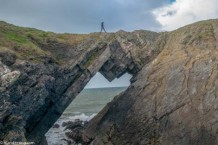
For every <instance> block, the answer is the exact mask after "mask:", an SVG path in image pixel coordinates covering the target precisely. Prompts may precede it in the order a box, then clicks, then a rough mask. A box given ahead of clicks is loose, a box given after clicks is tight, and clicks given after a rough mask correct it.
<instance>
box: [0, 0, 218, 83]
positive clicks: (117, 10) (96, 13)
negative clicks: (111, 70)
mask: <svg viewBox="0 0 218 145" xmlns="http://www.w3.org/2000/svg"><path fill="white" fill-rule="evenodd" d="M183 1H192V2H193V3H194V4H195V8H196V9H197V10H200V9H201V8H203V7H204V5H205V4H204V2H203V0H201V1H202V3H197V2H196V1H198V0H0V20H3V21H7V22H9V23H12V24H15V25H19V26H25V27H34V28H38V29H42V30H46V31H53V32H58V33H64V32H67V33H90V32H99V31H100V23H101V22H102V21H104V22H105V28H106V30H107V31H109V32H113V31H118V30H119V29H123V30H126V31H133V30H137V29H146V30H153V31H160V30H164V29H163V28H166V29H165V30H167V29H171V28H173V29H175V28H177V27H179V26H180V25H181V24H182V25H185V24H188V23H191V22H194V21H197V20H200V19H202V14H201V13H200V12H199V11H197V10H196V13H194V14H195V17H196V18H197V19H193V20H191V21H190V20H189V19H188V20H186V21H184V20H183V19H184V18H189V15H193V14H192V12H195V11H193V10H192V7H193V6H192V5H189V3H186V4H188V5H185V7H184V4H183ZM206 2H207V5H209V6H211V7H212V6H215V7H214V8H213V7H212V8H213V9H208V11H209V12H208V15H203V16H204V17H203V18H210V17H211V18H214V17H216V16H217V7H216V5H217V0H207V1H206ZM189 7H190V9H189ZM178 8H179V9H178ZM185 8H186V9H187V13H186V11H185V12H183V11H182V12H180V11H179V10H184V9H185ZM210 10H213V15H211V12H210ZM171 11H175V12H176V13H175V14H173V15H166V14H167V13H168V12H171ZM203 12H205V11H203ZM130 78H131V76H130V75H125V76H124V77H122V78H121V79H119V80H116V81H113V82H112V83H108V81H107V80H106V79H104V78H103V77H102V76H101V75H100V74H97V75H96V76H95V77H94V78H93V79H92V80H91V82H90V83H89V84H88V86H87V87H110V86H125V85H128V84H129V79H130ZM99 84H100V85H99Z"/></svg>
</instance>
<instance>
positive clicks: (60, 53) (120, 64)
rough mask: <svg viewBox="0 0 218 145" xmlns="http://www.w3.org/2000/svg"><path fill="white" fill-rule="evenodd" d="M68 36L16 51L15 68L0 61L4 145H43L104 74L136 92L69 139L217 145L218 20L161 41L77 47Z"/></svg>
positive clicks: (155, 36) (107, 40) (131, 39)
mask: <svg viewBox="0 0 218 145" xmlns="http://www.w3.org/2000/svg"><path fill="white" fill-rule="evenodd" d="M4 25H7V24H4ZM0 27H1V25H0ZM11 27H12V26H11ZM7 28H8V27H7ZM23 29H24V28H23ZM0 30H1V29H0ZM10 31H12V30H10ZM26 31H28V30H26ZM41 33H43V32H41ZM47 35H48V36H50V35H52V37H48V38H47ZM57 35H58V34H57ZM66 36H67V37H69V38H71V37H72V38H74V39H76V38H77V37H79V35H78V36H74V35H72V36H71V35H66ZM66 36H63V35H58V36H57V37H56V36H55V34H46V35H45V36H44V37H45V38H43V39H42V40H41V39H37V37H36V36H31V37H30V38H31V39H30V40H29V39H28V41H31V43H32V44H37V47H34V52H35V49H37V51H36V54H35V53H34V54H33V55H32V56H28V55H21V54H20V53H21V52H22V53H24V51H23V50H29V51H30V50H31V48H29V49H25V48H22V46H19V47H16V48H17V49H13V50H10V51H13V52H16V53H18V54H19V56H20V57H19V59H17V60H16V62H15V63H14V60H13V59H11V58H10V57H9V58H7V57H6V58H3V57H1V58H3V59H5V60H7V61H4V64H2V63H0V75H1V86H0V90H2V91H1V93H0V140H6V141H7V140H8V141H9V140H10V141H11V140H25V139H26V140H27V141H34V142H35V144H44V143H45V137H44V135H45V133H46V132H47V131H48V129H49V128H51V127H52V126H53V124H54V123H55V121H56V120H57V119H58V118H59V117H60V115H61V114H62V113H63V111H64V110H65V109H66V107H67V106H68V105H69V104H70V103H71V102H72V101H73V99H74V98H75V97H76V95H78V94H79V92H80V91H81V90H82V89H83V88H84V87H85V85H86V84H87V83H88V82H89V80H90V79H91V78H92V77H93V76H94V75H95V74H96V73H97V72H98V71H100V72H101V73H102V74H103V75H104V76H105V77H106V78H107V79H108V80H109V81H111V80H113V79H114V78H116V77H120V76H121V75H122V74H124V73H125V72H128V73H130V74H132V75H133V79H132V80H131V86H130V87H129V88H128V89H127V90H126V91H125V92H124V93H122V94H120V95H118V96H116V97H115V98H114V100H113V101H112V102H110V103H109V104H108V105H107V106H105V108H104V109H103V110H102V111H101V112H100V113H99V114H98V115H97V116H95V117H94V119H92V120H91V121H90V122H89V123H88V125H87V126H86V127H83V128H82V132H81V131H79V130H76V131H75V132H77V133H75V132H74V133H73V134H69V136H70V135H71V136H74V137H77V136H79V137H80V139H81V136H82V139H81V141H82V142H83V143H84V144H87V143H90V142H92V143H93V144H94V145H100V144H108V145H110V144H114V145H132V144H142V145H144V144H153V145H158V144H162V145H170V144H179V145H186V144H190V145H195V144H199V145H201V144H202V145H216V144H218V137H217V127H218V125H217V122H218V121H217V120H218V117H217V103H218V100H217V94H218V92H217V91H218V90H217V89H218V82H217V79H218V76H217V74H218V68H217V64H218V58H217V56H218V51H217V48H218V43H217V40H218V39H217V38H218V20H210V21H203V22H199V23H196V24H193V25H189V26H186V27H183V28H181V29H178V30H176V31H172V32H164V33H156V32H150V31H134V32H125V31H119V32H117V33H108V34H103V35H101V34H99V33H95V34H90V35H82V36H80V37H82V38H78V39H79V40H78V41H76V42H74V43H71V41H70V40H71V39H67V37H66ZM61 37H64V38H65V39H67V40H68V41H66V42H65V41H64V40H63V39H62V41H59V39H61ZM55 38H57V39H55ZM23 47H24V46H23ZM4 49H6V50H7V49H10V48H8V47H4ZM31 51H32V50H31ZM22 56H23V57H22ZM47 58H48V59H47ZM3 59H2V60H3ZM22 59H24V60H22ZM8 60H10V63H8ZM50 60H52V61H50ZM53 60H54V61H53ZM3 76H4V77H3ZM2 78H3V79H2ZM2 80H5V82H4V83H3V85H2V82H3V81H2ZM2 86H3V87H2ZM1 87H2V88H1ZM77 129H78V128H77ZM13 134H15V136H14V137H12V135H13ZM19 135H20V136H19Z"/></svg>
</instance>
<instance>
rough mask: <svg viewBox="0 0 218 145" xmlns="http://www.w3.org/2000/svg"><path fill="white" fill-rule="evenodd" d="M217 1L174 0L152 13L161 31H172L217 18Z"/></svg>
mask: <svg viewBox="0 0 218 145" xmlns="http://www.w3.org/2000/svg"><path fill="white" fill-rule="evenodd" d="M217 6H218V0H176V1H174V2H172V4H170V5H167V6H164V7H161V8H157V9H155V10H153V11H152V13H153V14H154V16H155V17H156V20H157V21H158V22H159V23H160V24H161V25H162V30H174V29H176V28H179V27H181V26H184V25H187V24H190V23H193V22H196V21H200V20H205V19H213V18H218V7H217Z"/></svg>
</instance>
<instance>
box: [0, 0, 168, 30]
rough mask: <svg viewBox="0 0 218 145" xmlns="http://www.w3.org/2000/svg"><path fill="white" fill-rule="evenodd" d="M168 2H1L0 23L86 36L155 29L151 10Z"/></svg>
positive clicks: (138, 0)
mask: <svg viewBox="0 0 218 145" xmlns="http://www.w3.org/2000/svg"><path fill="white" fill-rule="evenodd" d="M169 1H170V0H155V1H151V0H134V1H132V0H0V20H4V21H7V22H9V23H13V24H16V25H20V26H28V27H34V28H38V29H43V30H48V31H54V32H61V33H63V32H68V33H89V32H98V31H100V28H99V27H100V23H101V21H105V27H106V30H107V31H109V32H110V31H117V30H119V29H124V30H126V31H133V30H136V29H148V30H156V29H158V28H159V27H160V24H158V23H157V22H156V21H155V19H154V17H153V16H152V14H151V13H150V11H151V10H152V9H154V8H157V7H160V6H163V5H165V4H167V3H169Z"/></svg>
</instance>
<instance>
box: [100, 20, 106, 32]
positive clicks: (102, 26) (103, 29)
mask: <svg viewBox="0 0 218 145" xmlns="http://www.w3.org/2000/svg"><path fill="white" fill-rule="evenodd" d="M102 31H104V32H105V33H107V32H106V30H105V28H104V22H101V32H102Z"/></svg>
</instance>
